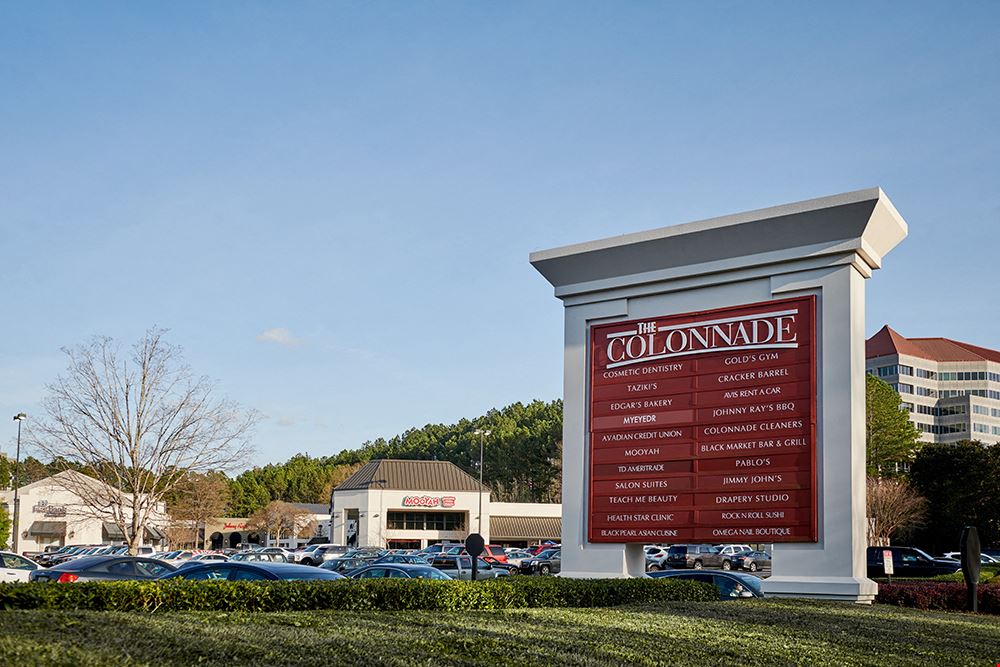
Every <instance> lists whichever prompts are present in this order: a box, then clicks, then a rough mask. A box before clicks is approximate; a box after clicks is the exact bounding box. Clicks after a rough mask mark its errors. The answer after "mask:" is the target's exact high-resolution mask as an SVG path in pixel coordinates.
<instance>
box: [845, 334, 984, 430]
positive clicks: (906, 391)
mask: <svg viewBox="0 0 1000 667" xmlns="http://www.w3.org/2000/svg"><path fill="white" fill-rule="evenodd" d="M865 352H866V354H865V356H866V361H865V367H866V369H867V370H868V372H869V373H871V374H873V375H875V376H877V377H879V378H881V379H883V380H885V381H886V382H888V383H889V384H890V385H891V386H892V387H893V389H895V390H896V391H898V392H899V395H900V397H901V398H902V400H903V407H904V408H906V410H908V411H909V413H910V420H911V421H912V422H913V423H914V424H915V425H916V427H917V428H918V429H919V430H920V434H921V439H922V440H924V441H925V442H958V441H959V440H979V441H981V442H985V443H989V444H993V443H996V442H998V441H1000V352H997V351H996V350H990V349H987V348H984V347H979V346H977V345H970V344H969V343H962V342H959V341H956V340H951V339H948V338H906V337H905V336H902V335H900V334H899V333H897V332H895V331H893V330H892V329H890V328H889V327H888V326H885V327H882V329H881V330H880V331H879V332H878V333H877V334H875V335H874V336H872V337H871V338H869V339H868V342H867V344H866V351H865Z"/></svg>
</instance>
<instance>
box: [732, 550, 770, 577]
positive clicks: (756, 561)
mask: <svg viewBox="0 0 1000 667" xmlns="http://www.w3.org/2000/svg"><path fill="white" fill-rule="evenodd" d="M733 563H734V564H735V567H736V569H737V570H748V571H750V572H757V571H758V570H764V571H770V570H771V554H769V553H767V552H766V551H748V552H746V553H741V554H738V555H737V556H736V557H735V558H734V559H733Z"/></svg>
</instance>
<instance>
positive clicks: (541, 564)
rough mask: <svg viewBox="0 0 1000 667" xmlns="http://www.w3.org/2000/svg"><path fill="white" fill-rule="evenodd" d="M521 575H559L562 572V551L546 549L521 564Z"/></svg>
mask: <svg viewBox="0 0 1000 667" xmlns="http://www.w3.org/2000/svg"><path fill="white" fill-rule="evenodd" d="M519 567H520V570H521V574H536V573H537V574H559V572H560V571H561V570H562V549H561V548H558V549H546V550H545V551H543V552H541V553H540V554H538V555H537V556H532V557H531V558H526V559H525V560H522V561H521V564H520V566H519Z"/></svg>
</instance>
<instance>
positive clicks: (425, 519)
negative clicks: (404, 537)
mask: <svg viewBox="0 0 1000 667" xmlns="http://www.w3.org/2000/svg"><path fill="white" fill-rule="evenodd" d="M386 527H387V528H388V529H389V530H452V531H457V530H465V512H400V511H389V512H387V513H386Z"/></svg>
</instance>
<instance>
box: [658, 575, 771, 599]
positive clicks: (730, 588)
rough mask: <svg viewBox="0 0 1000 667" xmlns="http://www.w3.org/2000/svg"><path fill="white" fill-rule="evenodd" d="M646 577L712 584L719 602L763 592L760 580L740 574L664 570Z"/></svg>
mask: <svg viewBox="0 0 1000 667" xmlns="http://www.w3.org/2000/svg"><path fill="white" fill-rule="evenodd" d="M647 576H650V577H654V578H657V579H659V578H670V579H684V580H690V581H700V582H702V583H706V584H712V585H713V586H717V587H718V588H719V599H720V600H739V599H742V598H762V597H764V592H763V591H762V590H761V586H760V582H761V580H760V578H759V577H755V576H753V575H752V574H744V573H742V572H680V571H677V570H665V571H663V572H650V573H649V575H647Z"/></svg>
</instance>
